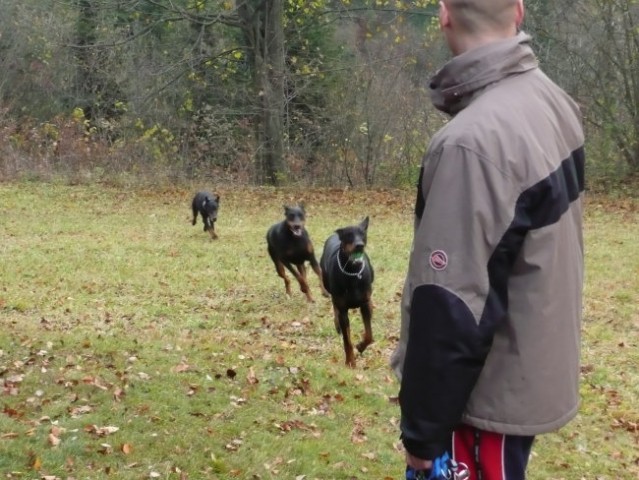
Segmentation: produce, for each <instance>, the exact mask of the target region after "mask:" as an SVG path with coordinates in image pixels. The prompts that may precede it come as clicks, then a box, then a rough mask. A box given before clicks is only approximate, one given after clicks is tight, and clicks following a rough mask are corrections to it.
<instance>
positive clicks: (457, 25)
mask: <svg viewBox="0 0 639 480" xmlns="http://www.w3.org/2000/svg"><path fill="white" fill-rule="evenodd" d="M523 19H524V2H523V0H441V1H440V2H439V24H440V27H441V29H442V31H443V32H444V35H445V36H446V41H447V43H448V46H449V47H450V49H451V51H452V52H453V54H454V55H459V54H461V53H464V52H466V51H468V50H471V49H473V48H476V47H479V46H481V45H485V44H487V43H490V42H494V41H497V40H503V39H505V38H509V37H513V36H515V35H516V34H517V30H518V29H519V26H520V25H521V23H522V21H523Z"/></svg>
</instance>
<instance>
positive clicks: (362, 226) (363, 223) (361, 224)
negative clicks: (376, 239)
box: [359, 216, 368, 231]
mask: <svg viewBox="0 0 639 480" xmlns="http://www.w3.org/2000/svg"><path fill="white" fill-rule="evenodd" d="M359 228H361V229H362V230H364V231H367V230H368V216H366V218H365V219H364V220H362V223H360V224H359Z"/></svg>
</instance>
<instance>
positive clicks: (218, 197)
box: [215, 195, 220, 203]
mask: <svg viewBox="0 0 639 480" xmlns="http://www.w3.org/2000/svg"><path fill="white" fill-rule="evenodd" d="M215 201H216V202H217V203H220V196H219V195H215Z"/></svg>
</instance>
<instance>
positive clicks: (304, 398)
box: [0, 183, 639, 480]
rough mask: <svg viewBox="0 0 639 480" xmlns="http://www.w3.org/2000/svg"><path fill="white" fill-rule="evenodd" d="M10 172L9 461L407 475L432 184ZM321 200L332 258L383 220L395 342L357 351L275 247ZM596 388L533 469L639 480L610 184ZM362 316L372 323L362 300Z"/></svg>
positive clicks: (384, 314)
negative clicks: (410, 381)
mask: <svg viewBox="0 0 639 480" xmlns="http://www.w3.org/2000/svg"><path fill="white" fill-rule="evenodd" d="M218 191H219V193H221V195H222V200H221V210H220V219H219V222H218V226H217V229H218V233H219V235H220V239H219V240H217V241H210V240H209V238H208V235H207V234H206V233H204V232H202V227H201V224H198V226H196V227H193V226H191V224H190V206H189V203H190V199H191V196H192V194H193V192H194V189H171V188H163V189H159V190H156V191H151V190H143V189H124V188H108V187H100V186H62V185H54V184H39V183H15V184H0V378H1V379H2V381H3V390H2V395H1V397H0V400H1V405H2V408H3V412H2V414H1V415H0V478H11V479H16V478H19V479H43V478H44V479H55V478H59V479H102V478H118V479H146V478H160V479H179V480H184V479H232V478H239V479H280V478H281V479H295V480H303V479H306V480H311V479H365V478H374V479H382V480H383V479H400V478H402V477H403V476H402V471H403V456H402V453H401V451H400V447H399V440H398V427H397V422H398V417H399V412H398V407H397V405H395V404H394V403H393V402H391V401H389V398H390V397H393V396H394V395H396V393H397V388H398V386H397V383H396V381H395V379H394V377H393V376H392V374H391V372H390V371H389V369H388V367H387V363H388V357H389V355H390V352H391V351H392V349H393V348H394V345H395V343H396V340H397V335H398V330H399V320H398V310H399V299H400V291H401V287H402V283H403V277H404V274H405V270H406V263H407V255H408V250H409V244H410V237H411V234H412V232H411V230H412V228H411V225H412V204H413V192H399V191H374V192H351V191H342V190H331V191H327V190H321V191H320V190H314V191H310V192H301V191H285V190H272V189H249V188H246V189H224V188H223V189H221V190H218ZM296 200H304V201H305V202H306V205H307V211H308V220H307V226H308V229H309V231H310V233H311V236H312V237H313V238H314V241H315V247H316V250H317V252H318V254H319V253H320V252H321V249H322V244H323V241H324V239H325V238H326V237H327V236H328V235H329V234H330V233H331V232H332V231H333V230H334V229H335V228H337V227H340V226H345V225H348V224H353V223H355V222H359V221H360V220H361V219H363V218H364V217H365V216H366V215H369V216H370V217H371V223H370V228H369V246H368V252H369V255H370V257H371V259H372V262H373V264H374V266H375V268H376V282H375V285H374V294H373V298H374V304H375V311H374V314H373V333H374V335H375V343H374V344H373V345H372V346H371V347H369V350H367V351H366V352H365V354H364V355H363V356H361V357H359V358H358V365H357V368H356V369H347V368H345V367H344V365H343V362H344V358H343V350H342V346H341V339H340V337H338V336H337V335H336V334H335V331H334V327H333V320H332V311H331V306H330V302H329V300H327V299H325V298H322V297H321V295H320V294H319V288H318V280H317V278H316V277H315V276H314V275H313V274H312V272H311V275H310V285H311V289H312V292H313V294H314V296H315V298H316V303H314V304H308V303H307V302H306V301H305V298H304V295H303V294H302V293H301V292H300V291H299V290H297V289H295V290H294V292H293V295H292V296H291V298H287V297H286V295H285V294H284V285H283V282H282V281H281V279H280V278H279V277H277V275H276V274H275V270H274V268H273V265H272V263H271V261H270V259H269V258H268V255H267V253H266V248H265V241H264V235H265V233H266V230H267V228H268V227H269V226H270V225H271V224H272V223H274V222H276V221H279V220H280V218H281V217H282V204H284V203H287V202H294V201H296ZM585 235H586V243H587V284H586V308H585V321H584V342H583V369H582V373H583V382H582V395H583V404H582V409H581V413H580V415H579V416H578V418H577V419H576V420H575V421H574V422H572V423H571V424H570V425H569V426H568V427H566V428H564V429H562V430H561V431H560V432H558V433H556V434H552V435H547V436H544V437H540V438H539V439H538V441H537V442H536V443H535V446H534V452H533V455H532V458H531V463H530V468H529V478H530V479H532V480H550V479H554V480H559V479H565V480H572V479H575V480H579V479H600V480H603V479H608V480H613V479H637V478H639V408H638V407H637V406H638V405H639V370H638V367H637V366H638V364H639V353H638V349H637V346H638V343H639V341H638V333H639V313H638V308H637V304H638V301H639V293H638V292H639V278H638V277H639V249H638V248H637V238H639V203H637V202H633V201H622V200H615V199H611V198H604V197H595V198H589V199H588V204H587V222H586V229H585ZM352 325H353V333H354V334H355V335H356V336H359V335H360V333H361V330H362V328H361V326H362V324H361V321H360V319H359V316H358V315H355V316H353V317H352Z"/></svg>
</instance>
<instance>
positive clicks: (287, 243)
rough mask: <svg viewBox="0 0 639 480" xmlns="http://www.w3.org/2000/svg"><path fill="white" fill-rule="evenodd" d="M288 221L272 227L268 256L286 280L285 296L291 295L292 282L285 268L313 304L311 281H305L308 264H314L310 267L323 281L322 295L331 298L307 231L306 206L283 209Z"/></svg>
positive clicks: (268, 240) (268, 242)
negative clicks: (309, 282)
mask: <svg viewBox="0 0 639 480" xmlns="http://www.w3.org/2000/svg"><path fill="white" fill-rule="evenodd" d="M284 216H285V219H284V220H283V221H281V222H279V223H276V224H275V225H273V226H271V228H269V229H268V232H267V233H266V244H267V247H268V253H269V255H270V256H271V259H272V260H273V263H274V264H275V269H276V270H277V274H278V275H279V276H280V277H282V279H284V286H285V287H286V294H287V295H290V294H291V281H290V280H289V279H288V277H287V276H286V270H285V268H286V269H287V270H288V271H289V272H291V273H292V274H293V276H294V277H295V279H296V280H297V281H298V283H299V284H300V289H301V290H302V292H304V294H305V295H306V299H307V300H308V301H309V302H313V301H314V300H313V297H312V296H311V292H310V289H309V287H308V281H307V280H306V265H305V262H309V263H310V264H311V268H312V269H313V271H314V272H315V273H316V274H317V276H318V277H319V280H320V287H321V289H322V295H324V296H326V297H327V296H328V292H327V291H326V289H325V288H324V284H323V283H322V272H321V270H320V267H319V264H318V263H317V259H316V258H315V250H314V249H313V242H311V238H310V236H309V235H308V232H307V231H306V227H305V223H306V212H305V211H304V206H303V205H295V206H286V205H285V206H284Z"/></svg>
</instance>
